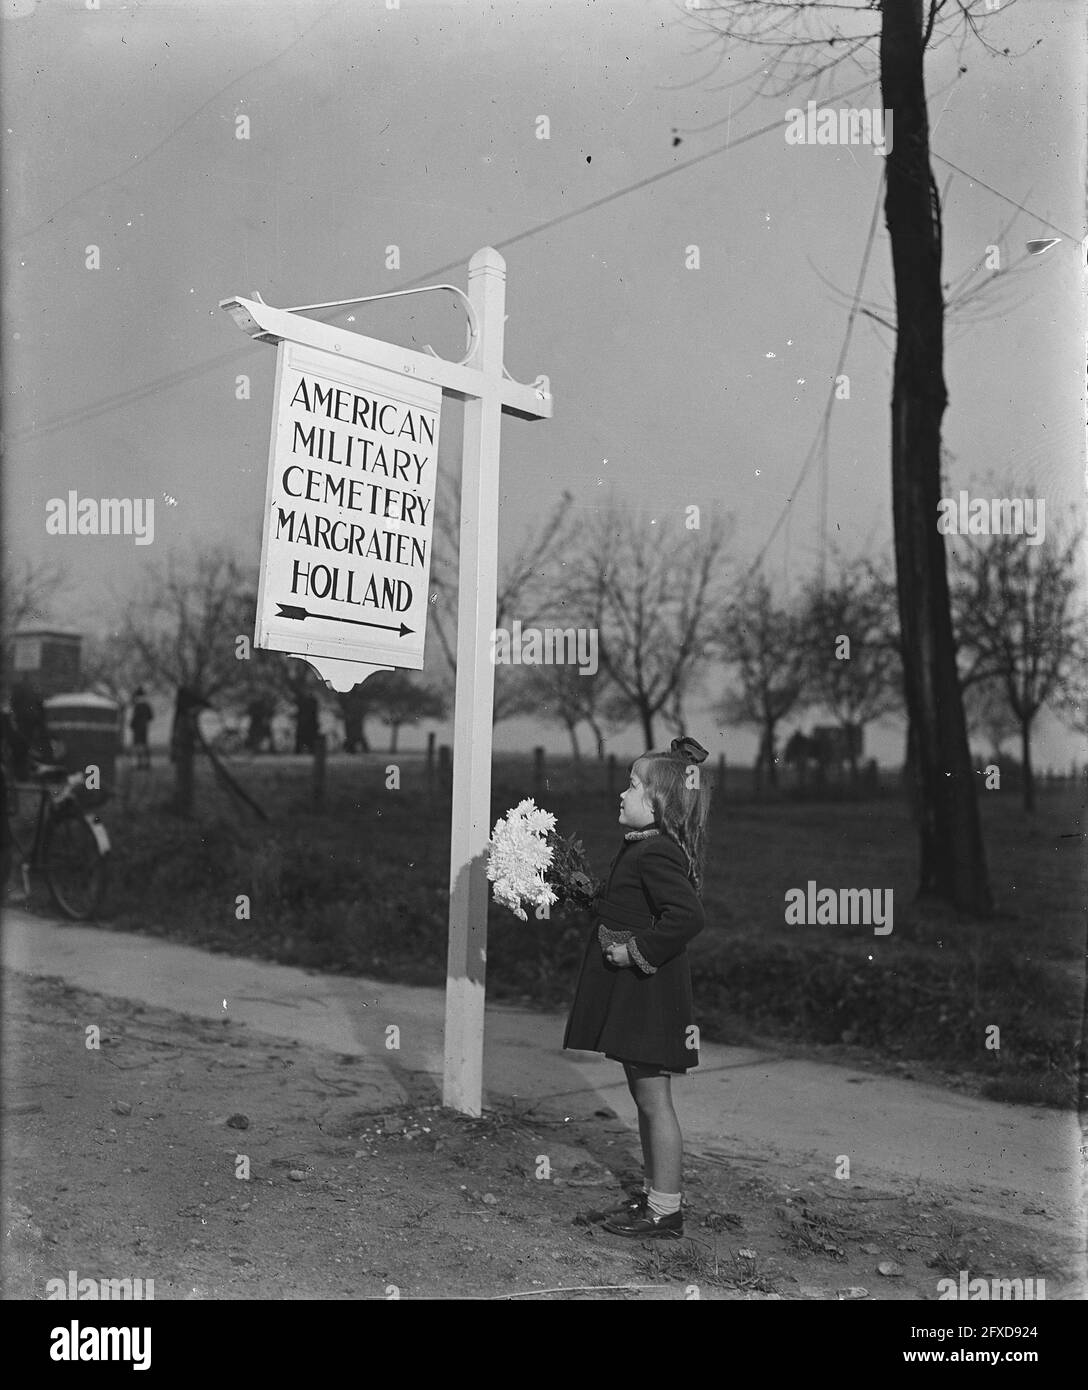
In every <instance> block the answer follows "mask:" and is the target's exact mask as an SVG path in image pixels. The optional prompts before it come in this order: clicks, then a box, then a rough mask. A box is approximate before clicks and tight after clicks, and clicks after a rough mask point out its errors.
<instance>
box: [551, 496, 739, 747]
mask: <svg viewBox="0 0 1088 1390" xmlns="http://www.w3.org/2000/svg"><path fill="white" fill-rule="evenodd" d="M725 538H726V528H725V526H724V525H723V524H722V522H721V521H720V520H718V519H715V520H714V521H713V522H712V523H711V524H710V525H709V526H707V527H703V528H700V529H697V530H694V529H693V530H688V529H684V530H683V531H680V532H679V534H678V527H677V525H676V524H675V523H673V522H671V521H669V520H660V519H655V520H653V521H644V520H640V519H636V518H634V517H631V516H629V515H624V514H623V513H621V512H620V511H619V510H618V509H617V508H616V507H615V506H611V507H608V508H606V509H605V510H604V511H602V512H601V513H600V514H599V516H598V517H597V519H596V522H595V523H594V524H593V525H591V526H589V527H587V528H586V529H585V530H584V532H583V535H582V542H581V553H580V554H579V557H578V559H577V561H576V562H574V564H573V565H572V571H573V572H572V575H571V594H572V600H573V602H574V603H575V604H576V605H577V608H578V611H580V612H584V613H586V614H587V616H588V618H589V621H590V623H591V625H592V627H594V628H595V629H596V631H597V644H598V656H599V660H600V664H601V667H602V668H603V669H604V670H605V671H607V673H608V675H609V676H610V677H611V679H612V681H613V683H614V684H615V686H616V688H617V690H618V692H619V694H620V695H621V696H622V697H623V699H624V701H625V702H626V704H627V708H628V709H629V711H630V713H631V715H632V716H633V717H634V718H636V719H637V720H638V721H639V723H640V725H641V726H642V735H643V738H644V740H645V742H646V747H647V748H653V747H654V720H655V719H656V718H657V717H658V716H659V715H660V714H661V713H662V712H663V711H667V710H669V709H675V707H676V701H677V700H678V699H682V698H683V695H684V693H685V691H687V690H688V689H689V688H690V685H691V682H692V678H693V675H694V672H695V671H696V669H697V667H698V665H699V663H700V662H701V661H702V660H703V659H704V657H705V655H706V651H707V646H708V644H709V641H710V639H711V635H712V632H713V627H714V615H715V612H716V608H717V605H718V602H719V598H720V582H719V581H720V566H719V557H720V555H721V552H722V549H723V547H724V544H725Z"/></svg>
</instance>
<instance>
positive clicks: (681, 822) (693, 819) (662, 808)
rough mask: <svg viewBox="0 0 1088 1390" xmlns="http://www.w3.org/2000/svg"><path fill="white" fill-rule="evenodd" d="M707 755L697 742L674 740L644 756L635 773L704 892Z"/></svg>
mask: <svg viewBox="0 0 1088 1390" xmlns="http://www.w3.org/2000/svg"><path fill="white" fill-rule="evenodd" d="M706 756H707V753H706V749H705V748H702V747H701V746H700V745H699V744H698V743H696V742H695V740H694V739H686V738H685V739H674V740H673V746H672V747H671V748H670V749H668V750H663V751H660V752H650V753H643V755H642V757H641V758H636V759H635V761H634V763H632V765H631V771H632V772H633V773H634V774H635V776H636V777H638V779H639V780H640V781H641V783H642V785H643V786H644V787H645V789H646V796H647V799H648V800H649V802H650V805H651V806H652V807H653V810H654V818H655V820H656V821H657V823H658V825H659V826H660V827H661V830H662V832H663V833H664V834H665V835H668V837H669V838H670V839H671V840H675V841H676V843H677V844H678V845H679V846H680V848H681V849H682V850H683V852H684V858H685V859H686V860H687V862H688V878H689V879H691V882H692V886H693V887H694V889H695V891H696V892H697V893H701V892H702V886H703V858H704V853H705V847H706V846H705V841H706V822H707V817H708V816H709V814H710V794H711V790H712V789H711V785H710V779H709V778H708V777H707V775H706V773H705V772H704V771H703V769H702V768H701V767H699V763H700V762H701V761H702V760H703V759H704V758H705V757H706Z"/></svg>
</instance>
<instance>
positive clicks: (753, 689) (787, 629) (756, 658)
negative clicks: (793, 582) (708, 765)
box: [716, 574, 807, 786]
mask: <svg viewBox="0 0 1088 1390" xmlns="http://www.w3.org/2000/svg"><path fill="white" fill-rule="evenodd" d="M804 635H805V634H804V627H803V624H802V620H801V614H800V611H799V610H798V609H797V608H796V607H789V606H786V605H780V604H777V603H776V602H775V599H774V595H773V593H772V592H771V586H770V584H768V582H767V580H766V578H765V577H764V576H763V575H762V574H757V575H756V576H755V577H750V578H749V579H747V580H746V581H745V582H744V584H743V585H742V586H741V588H740V590H739V592H738V594H737V595H736V597H735V598H733V599H732V600H731V601H730V602H729V603H728V604H727V606H726V608H725V610H724V612H723V614H722V617H721V621H720V627H719V632H718V638H717V644H716V645H717V650H718V651H719V652H720V653H721V656H722V657H723V658H724V660H725V661H726V662H728V663H729V665H730V666H731V667H732V668H733V672H734V676H735V684H733V685H732V686H730V687H729V688H727V689H726V691H725V693H724V695H723V696H722V700H721V703H720V705H719V707H718V711H717V712H718V714H719V716H720V717H721V718H722V719H724V720H725V721H726V722H727V723H730V724H742V725H743V724H748V725H752V726H753V727H754V728H755V729H756V730H757V731H758V733H759V750H758V752H757V754H756V764H755V777H756V782H757V784H758V783H759V782H760V781H761V780H762V777H763V773H764V771H766V774H767V779H768V781H769V782H770V784H771V786H777V785H778V751H777V730H778V725H779V723H780V721H781V720H783V719H785V718H786V716H787V715H788V714H789V713H790V712H791V711H792V710H794V709H797V708H798V707H800V706H802V705H803V704H805V703H807V700H803V699H802V697H803V695H804V692H805V642H804Z"/></svg>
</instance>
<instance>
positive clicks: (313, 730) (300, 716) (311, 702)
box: [295, 692, 317, 753]
mask: <svg viewBox="0 0 1088 1390" xmlns="http://www.w3.org/2000/svg"><path fill="white" fill-rule="evenodd" d="M316 743H317V699H316V697H315V696H313V695H311V694H310V693H309V692H307V693H306V694H305V695H301V696H300V697H299V700H298V713H297V715H296V718H295V752H296V753H312V752H313V751H314V746H315V745H316Z"/></svg>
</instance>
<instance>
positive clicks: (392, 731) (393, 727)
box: [389, 724, 400, 753]
mask: <svg viewBox="0 0 1088 1390" xmlns="http://www.w3.org/2000/svg"><path fill="white" fill-rule="evenodd" d="M399 734H400V725H399V724H390V726H389V751H390V753H395V752H396V751H397V737H398V735H399Z"/></svg>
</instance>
